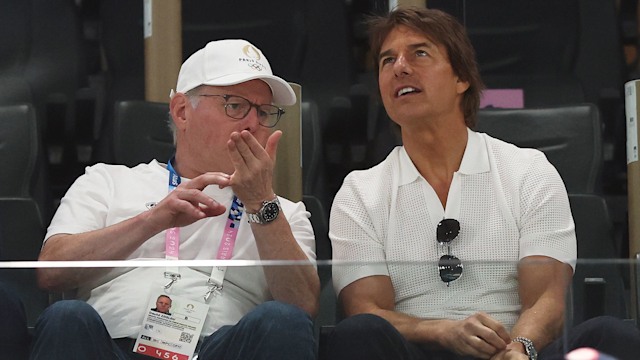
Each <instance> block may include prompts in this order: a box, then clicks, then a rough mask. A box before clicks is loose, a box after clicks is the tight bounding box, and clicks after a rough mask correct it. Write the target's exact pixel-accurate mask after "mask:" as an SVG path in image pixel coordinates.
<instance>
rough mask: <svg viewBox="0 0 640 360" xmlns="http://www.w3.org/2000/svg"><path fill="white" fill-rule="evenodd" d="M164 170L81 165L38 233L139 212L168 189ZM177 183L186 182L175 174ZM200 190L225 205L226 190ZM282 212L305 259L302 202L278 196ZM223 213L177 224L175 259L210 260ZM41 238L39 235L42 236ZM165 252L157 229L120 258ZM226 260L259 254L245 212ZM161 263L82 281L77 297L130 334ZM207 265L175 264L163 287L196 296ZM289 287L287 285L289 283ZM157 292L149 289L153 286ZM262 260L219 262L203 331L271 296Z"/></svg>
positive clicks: (85, 227) (308, 237) (95, 225)
mask: <svg viewBox="0 0 640 360" xmlns="http://www.w3.org/2000/svg"><path fill="white" fill-rule="evenodd" d="M168 179H169V171H168V170H167V168H166V165H165V164H161V163H158V162H157V161H155V160H154V161H152V162H150V163H149V164H140V165H138V166H136V167H134V168H128V167H126V166H121V165H105V164H97V165H94V166H91V167H87V169H86V173H85V174H84V175H82V176H80V177H79V178H78V179H77V180H76V181H75V182H74V184H73V185H72V186H71V188H70V189H69V191H68V192H67V194H66V195H65V196H64V197H63V198H62V201H61V203H60V207H59V208H58V210H57V211H56V214H55V216H54V217H53V220H52V221H51V225H50V226H49V229H48V231H47V235H46V236H45V239H48V238H49V237H51V236H53V235H55V234H78V233H83V232H87V231H92V230H97V229H102V228H104V227H107V226H110V225H114V224H117V223H119V222H122V221H124V220H127V219H130V218H132V217H134V216H136V215H138V214H140V213H141V212H144V211H147V206H146V205H147V204H148V203H150V202H160V201H161V200H162V199H164V197H166V196H167V193H168V184H169V180H168ZM182 181H183V182H185V181H189V180H188V179H185V178H183V179H182ZM204 193H205V194H207V195H209V196H210V197H212V198H214V199H216V200H217V201H218V202H220V203H221V204H223V205H225V206H226V207H227V209H228V208H229V207H230V205H231V202H232V199H233V193H232V190H231V188H225V189H219V188H218V186H215V185H211V186H207V187H206V188H205V189H204ZM280 203H281V206H282V213H283V214H284V216H285V217H286V218H287V220H288V221H289V224H290V225H291V231H292V233H293V236H294V237H295V238H296V240H297V242H298V244H299V245H300V248H301V249H302V251H304V253H305V254H306V255H307V257H308V258H309V259H312V260H314V259H315V239H314V235H313V228H312V227H311V223H310V221H309V213H308V212H307V211H306V209H305V206H304V204H303V203H302V202H298V203H293V202H291V201H289V200H287V199H284V198H280ZM227 216H228V212H227V213H225V214H223V215H219V216H216V217H212V218H207V219H202V220H199V221H196V222H195V223H193V224H191V225H188V226H185V227H182V228H180V247H179V251H180V259H182V260H208V259H215V258H216V254H217V251H218V247H219V244H220V239H221V238H222V233H223V231H224V226H225V224H226V220H227ZM45 241H46V240H45ZM164 258H165V232H164V231H162V232H160V233H158V234H156V235H155V236H153V237H151V238H150V239H148V240H147V241H145V242H144V244H142V245H141V246H140V247H138V248H137V249H136V250H134V251H133V252H132V253H131V255H129V257H128V258H127V260H158V259H164ZM233 259H244V260H259V259H260V256H259V253H258V248H257V246H256V242H255V238H254V237H253V232H252V231H251V225H250V224H249V223H248V222H247V219H246V216H243V217H242V220H241V224H240V226H239V227H238V236H237V239H236V244H235V248H234V249H233ZM164 271H165V268H162V267H153V268H152V267H140V268H115V269H111V270H110V271H108V272H106V273H105V274H103V275H102V276H100V277H98V278H96V279H94V280H93V281H90V282H88V283H86V284H83V285H82V286H81V287H80V288H79V289H78V298H80V299H83V300H86V301H87V303H89V304H90V305H91V306H93V307H94V308H95V309H96V310H97V311H98V313H99V314H100V316H101V317H102V320H103V321H104V323H105V325H106V327H107V330H109V333H110V335H111V336H112V337H114V338H120V337H135V336H136V335H137V334H138V332H139V331H140V327H141V325H142V319H143V318H144V315H145V313H146V311H147V307H146V305H147V302H148V300H149V297H150V295H151V294H153V292H152V284H153V283H154V282H160V283H161V284H164V283H166V282H167V280H166V279H165V278H164ZM210 274H211V268H181V269H180V275H181V279H180V280H179V281H178V282H177V283H176V284H174V285H173V286H172V287H171V291H172V294H175V295H179V296H183V297H186V298H190V299H193V300H198V301H202V297H203V296H204V294H205V292H206V291H207V289H208V285H207V280H208V279H209V275H210ZM292 286H293V285H292ZM154 289H155V291H156V293H157V287H155V288H154ZM271 299H272V297H271V293H270V292H269V288H268V286H267V281H266V278H265V275H264V270H263V269H262V266H251V267H238V266H231V267H228V268H227V272H226V275H225V278H224V290H223V293H222V295H221V296H215V297H213V298H212V300H211V301H210V302H209V303H208V304H209V314H208V316H207V318H206V320H205V324H204V328H203V334H204V335H209V334H211V333H212V332H213V331H215V330H217V329H218V328H220V327H221V326H223V325H230V324H235V323H236V322H238V320H240V318H241V317H242V316H244V315H245V314H246V313H247V312H249V311H250V310H251V309H253V308H254V307H255V306H257V305H259V304H261V303H262V302H264V301H267V300H271Z"/></svg>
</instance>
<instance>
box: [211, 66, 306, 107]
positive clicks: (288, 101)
mask: <svg viewBox="0 0 640 360" xmlns="http://www.w3.org/2000/svg"><path fill="white" fill-rule="evenodd" d="M256 79H259V80H262V81H264V82H265V83H267V85H269V87H270V88H271V93H272V94H273V103H274V104H277V105H286V106H289V105H293V104H295V103H296V94H295V92H293V88H291V85H289V83H287V82H286V81H284V80H283V79H281V78H279V77H277V76H274V75H265V74H262V75H260V74H229V75H225V76H221V77H219V78H216V79H215V80H211V81H207V82H204V83H203V84H202V85H211V86H230V85H236V84H240V83H243V82H247V81H250V80H256Z"/></svg>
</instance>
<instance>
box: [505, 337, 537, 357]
mask: <svg viewBox="0 0 640 360" xmlns="http://www.w3.org/2000/svg"><path fill="white" fill-rule="evenodd" d="M511 343H519V344H521V345H522V347H523V348H524V353H525V354H526V355H527V356H529V360H537V359H538V351H537V350H536V348H535V347H534V345H533V341H531V339H528V338H526V337H523V336H517V337H515V338H513V340H511Z"/></svg>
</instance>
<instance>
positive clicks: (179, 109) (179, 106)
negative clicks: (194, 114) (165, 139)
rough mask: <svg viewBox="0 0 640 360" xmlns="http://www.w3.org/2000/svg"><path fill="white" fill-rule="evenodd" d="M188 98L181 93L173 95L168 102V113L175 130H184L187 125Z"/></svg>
mask: <svg viewBox="0 0 640 360" xmlns="http://www.w3.org/2000/svg"><path fill="white" fill-rule="evenodd" d="M188 102H189V98H188V97H187V96H186V95H185V94H182V93H177V94H175V95H174V96H173V97H172V98H171V101H170V102H169V112H170V113H171V118H172V119H173V123H174V124H175V125H176V128H177V129H179V130H184V127H185V126H186V123H187V106H188V104H187V103H188Z"/></svg>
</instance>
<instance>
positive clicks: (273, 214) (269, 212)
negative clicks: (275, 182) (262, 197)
mask: <svg viewBox="0 0 640 360" xmlns="http://www.w3.org/2000/svg"><path fill="white" fill-rule="evenodd" d="M279 213H280V208H279V207H278V204H276V203H275V202H271V203H268V204H265V206H264V210H263V212H262V218H263V219H264V221H265V222H270V221H273V220H275V219H276V218H277V217H278V214H279Z"/></svg>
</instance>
